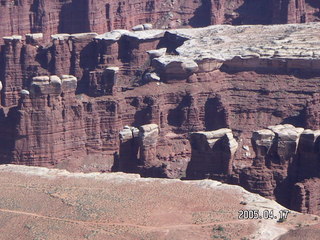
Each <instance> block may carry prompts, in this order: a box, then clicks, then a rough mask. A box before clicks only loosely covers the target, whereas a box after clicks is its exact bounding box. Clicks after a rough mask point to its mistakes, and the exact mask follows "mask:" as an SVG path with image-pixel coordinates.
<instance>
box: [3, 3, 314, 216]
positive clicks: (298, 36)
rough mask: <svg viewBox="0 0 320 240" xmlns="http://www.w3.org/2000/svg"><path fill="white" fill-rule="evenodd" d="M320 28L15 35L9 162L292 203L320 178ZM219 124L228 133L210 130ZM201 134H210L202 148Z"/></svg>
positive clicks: (9, 66)
mask: <svg viewBox="0 0 320 240" xmlns="http://www.w3.org/2000/svg"><path fill="white" fill-rule="evenodd" d="M182 2H183V1H181V2H180V3H182ZM226 2H227V1H226ZM216 3H217V4H216V5H215V6H216V7H217V8H219V9H220V8H221V9H222V8H223V5H221V6H220V5H218V1H216ZM92 4H94V3H92ZM157 4H158V3H157ZM174 4H176V2H174ZM194 4H196V3H194ZM197 4H199V2H197ZM126 6H127V5H126ZM126 8H127V7H124V8H123V7H122V5H121V9H126ZM225 9H226V11H227V10H228V11H229V10H230V9H227V8H225ZM98 13H99V11H98V12H97V13H95V14H98ZM216 16H217V17H219V15H216ZM128 21H129V20H128ZM118 23H119V24H120V22H118ZM144 23H145V22H141V23H138V22H137V23H135V25H138V24H144ZM121 24H125V23H121ZM156 26H157V25H155V24H154V27H156ZM90 30H91V29H90ZM319 30H320V25H319V24H317V23H310V24H303V25H299V24H292V25H276V26H261V25H257V26H237V27H235V26H227V25H226V26H210V27H206V28H199V29H190V28H189V29H178V30H163V29H150V30H143V31H135V32H132V31H128V30H114V31H111V32H107V33H104V34H98V33H94V32H88V33H81V34H54V35H52V36H51V38H50V41H49V40H46V37H45V33H44V36H43V38H42V37H41V35H28V37H25V36H17V35H14V36H10V37H6V38H4V44H3V45H2V48H1V54H0V56H1V57H0V61H1V64H0V77H1V78H0V80H1V83H2V85H3V88H2V90H1V108H0V160H1V162H2V163H17V164H27V165H37V166H52V167H61V168H68V169H71V170H81V171H93V170H94V171H112V170H114V171H125V172H139V173H140V174H142V175H144V176H156V177H159V176H161V177H171V178H181V177H190V178H203V177H212V178H219V179H221V180H224V181H230V182H232V183H238V184H241V185H243V186H245V187H246V188H247V189H250V190H252V191H255V192H258V193H260V194H262V195H264V196H267V197H270V198H275V199H277V200H278V201H280V202H282V203H284V204H286V205H287V206H289V205H290V203H291V202H292V201H293V199H291V198H290V197H289V196H291V193H290V191H291V190H290V189H293V187H294V186H295V184H297V183H301V182H303V181H305V180H307V179H308V178H309V177H313V178H318V177H319V176H318V172H319V171H317V169H318V161H317V159H318V150H317V149H318V147H317V146H318V140H317V139H318V132H316V131H315V129H318V127H319V125H320V124H319V119H318V117H317V116H319V113H318V109H319V108H318V106H319V96H318V95H317V93H318V92H319V91H320V90H319V86H320V77H319V63H320V62H319V59H320V55H319V52H320V50H319V46H318V34H317V33H318V32H319ZM99 31H100V30H99ZM99 31H98V32H99ZM99 33H100V32H99ZM25 38H28V40H27V41H25V40H24V39H25ZM146 79H148V80H146ZM150 79H151V80H150ZM150 124H151V125H150ZM270 125H273V127H270V128H268V126H270ZM278 125H280V126H278ZM126 126H130V127H126ZM156 126H157V127H156ZM294 126H296V127H294ZM300 127H301V128H300ZM225 128H227V129H230V130H228V131H227V130H219V129H225ZM137 129H139V134H138V130H137ZM259 129H263V130H259ZM304 129H312V130H305V131H304ZM211 131H222V132H223V131H227V132H225V133H224V135H223V136H221V137H218V136H215V135H214V136H211V137H209V135H208V137H207V133H206V132H211ZM230 131H232V135H231V133H230ZM190 132H194V133H198V135H197V134H195V135H194V136H193V135H192V138H191V141H190V142H191V144H190V142H188V136H189V134H190ZM199 132H200V133H199ZM119 133H120V137H119ZM252 134H253V136H252ZM210 139H211V140H210ZM210 141H213V142H216V143H215V144H213V145H211V143H210ZM235 141H236V142H237V143H236V142H235ZM194 142H195V143H199V142H200V143H199V144H200V145H201V144H202V143H203V144H204V145H203V146H206V148H204V149H201V151H198V150H196V149H192V148H194V146H193V145H194ZM201 142H202V143H201ZM236 145H238V148H237V150H236V151H235V148H236ZM310 149H312V151H311V150H310ZM203 156H204V157H203ZM201 159H205V161H204V162H201ZM218 160H219V161H218ZM221 160H222V161H221ZM198 163H199V164H198ZM187 168H188V171H187V170H186V169H187ZM299 169H301V171H300V170H299ZM194 172H195V174H194ZM198 173H199V174H198ZM310 189H311V188H310ZM312 189H313V188H312ZM301 196H302V195H301ZM306 199H307V198H306ZM299 201H300V200H299ZM301 201H302V200H301ZM301 201H300V202H301ZM294 206H300V205H299V204H296V205H294ZM310 209H311V208H310ZM313 209H314V208H313ZM307 211H309V210H307ZM310 211H311V210H310ZM312 211H314V210H312Z"/></svg>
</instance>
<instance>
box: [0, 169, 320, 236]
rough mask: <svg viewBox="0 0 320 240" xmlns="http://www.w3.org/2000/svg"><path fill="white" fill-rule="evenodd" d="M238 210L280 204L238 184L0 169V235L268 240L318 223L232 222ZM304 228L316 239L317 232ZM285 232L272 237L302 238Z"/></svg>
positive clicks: (310, 219) (301, 219) (299, 218)
mask: <svg viewBox="0 0 320 240" xmlns="http://www.w3.org/2000/svg"><path fill="white" fill-rule="evenodd" d="M241 209H258V210H259V211H263V210H265V209H273V210H274V211H275V212H278V211H279V210H281V209H284V208H283V207H281V206H280V205H278V204H277V203H275V202H274V201H271V200H267V199H264V198H262V197H260V196H258V195H256V194H251V193H248V192H247V191H245V190H243V189H242V188H241V187H238V186H230V185H226V184H221V183H219V182H216V181H211V180H203V181H186V182H182V181H180V180H169V179H142V178H140V177H139V176H138V175H133V174H130V175H129V174H122V173H111V174H110V173H109V174H108V173H91V174H81V173H69V172H67V171H63V170H53V169H50V170H49V169H46V168H36V167H25V166H13V165H2V166H0V239H1V240H2V239H3V240H11V239H12V240H13V239H14V240H17V239H24V240H29V239H30V240H44V239H54V240H60V239H61V240H63V239H68V240H73V239H74V240H82V239H103V240H108V239H115V240H116V239H117V240H120V239H129V240H130V239H132V240H149V239H157V240H158V239H159V240H162V239H163V240H165V239H168V240H169V239H170V240H175V239H181V240H182V239H183V240H188V239H197V240H201V239H223V240H227V239H232V240H233V239H239V240H246V239H258V240H263V239H268V240H270V239H276V238H278V237H279V236H280V235H282V234H285V233H287V231H288V230H290V229H298V230H296V231H298V232H299V234H300V235H301V236H305V235H306V233H305V231H307V232H308V231H309V230H308V229H311V226H312V225H314V224H319V225H320V221H319V220H318V219H317V217H315V216H312V215H302V214H298V213H294V212H291V213H289V216H288V219H287V220H286V221H284V222H282V223H279V222H277V220H275V219H274V220H258V219H257V220H239V219H238V215H239V214H238V211H239V210H241ZM307 225H309V227H308V226H307ZM319 225H316V226H319ZM305 226H307V227H305ZM312 229H313V230H312V234H315V235H317V234H318V236H319V231H320V230H315V229H317V227H313V228H312ZM319 229H320V227H319ZM290 234H296V232H289V233H288V234H287V236H283V237H281V238H280V239H281V240H286V239H306V238H290V236H291V235H290ZM310 239H316V238H310ZM318 239H319V238H318Z"/></svg>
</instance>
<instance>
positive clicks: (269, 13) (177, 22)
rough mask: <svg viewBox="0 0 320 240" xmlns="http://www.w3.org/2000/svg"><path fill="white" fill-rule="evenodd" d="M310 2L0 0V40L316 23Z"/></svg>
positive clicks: (313, 4) (314, 7)
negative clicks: (144, 28)
mask: <svg viewBox="0 0 320 240" xmlns="http://www.w3.org/2000/svg"><path fill="white" fill-rule="evenodd" d="M319 9H320V6H319V3H317V1H314V0H287V1H282V0H272V1H269V0H261V1H258V2H257V1H253V0H237V1H234V0H196V1H190V0H174V1H171V0H165V1H154V0H144V1H137V0H125V1H111V0H99V1H89V0H62V1H53V0H46V1H44V0H3V1H1V3H0V21H1V23H2V24H1V26H0V38H2V37H4V36H11V35H25V34H27V33H43V34H44V36H45V38H46V39H49V38H50V35H52V34H56V33H81V32H97V33H104V32H106V31H110V30H114V29H131V28H132V27H133V26H135V25H138V24H144V23H152V24H153V25H154V26H156V27H157V28H177V27H182V26H191V27H203V26H208V25H210V24H224V23H226V24H234V25H240V24H273V23H277V24H278V23H304V22H313V21H319V14H320V11H319Z"/></svg>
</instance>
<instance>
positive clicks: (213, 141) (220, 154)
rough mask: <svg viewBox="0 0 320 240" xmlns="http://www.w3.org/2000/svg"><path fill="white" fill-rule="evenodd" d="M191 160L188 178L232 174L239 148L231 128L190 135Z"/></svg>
mask: <svg viewBox="0 0 320 240" xmlns="http://www.w3.org/2000/svg"><path fill="white" fill-rule="evenodd" d="M190 144H191V148H192V153H191V160H190V162H189V165H188V168H187V178H195V179H201V178H205V177H211V176H210V175H211V174H226V175H227V174H230V173H231V172H232V163H233V160H234V159H233V158H234V154H235V152H236V150H237V148H238V143H237V141H236V140H235V139H234V138H233V135H232V131H231V130H230V129H219V130H216V131H211V132H196V133H192V134H191V135H190Z"/></svg>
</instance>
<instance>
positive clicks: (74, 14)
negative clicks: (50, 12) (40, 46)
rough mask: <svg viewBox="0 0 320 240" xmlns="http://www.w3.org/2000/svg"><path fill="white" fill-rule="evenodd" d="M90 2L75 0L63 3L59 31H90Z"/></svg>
mask: <svg viewBox="0 0 320 240" xmlns="http://www.w3.org/2000/svg"><path fill="white" fill-rule="evenodd" d="M88 12H89V10H88V4H86V1H85V0H73V1H72V2H71V3H66V4H63V5H62V8H61V11H60V15H59V26H58V32H59V33H82V32H90V24H89V19H88Z"/></svg>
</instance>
